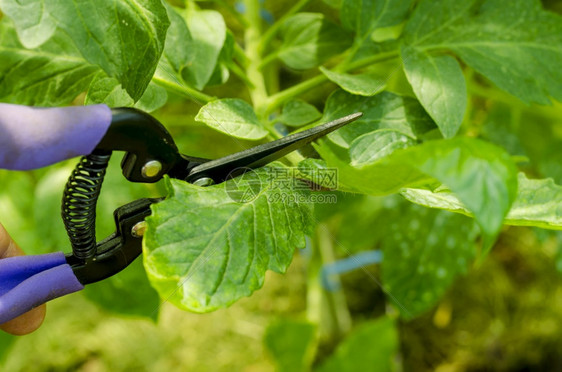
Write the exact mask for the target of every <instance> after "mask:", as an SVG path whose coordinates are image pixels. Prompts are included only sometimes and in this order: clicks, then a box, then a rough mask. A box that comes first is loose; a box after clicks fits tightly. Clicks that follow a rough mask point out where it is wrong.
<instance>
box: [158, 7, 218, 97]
mask: <svg viewBox="0 0 562 372" xmlns="http://www.w3.org/2000/svg"><path fill="white" fill-rule="evenodd" d="M166 8H167V11H168V17H169V18H170V28H169V30H168V35H167V37H166V46H165V48H164V52H163V56H162V59H161V61H160V63H159V65H158V72H157V74H158V76H161V77H162V78H164V79H166V80H170V79H171V80H172V81H173V82H176V83H177V82H179V83H181V84H187V85H190V86H192V87H194V88H197V89H199V90H201V89H203V88H204V87H205V86H206V85H207V84H208V83H209V82H210V79H211V77H212V76H213V72H214V71H215V69H216V67H217V63H218V60H219V56H220V54H221V51H222V49H223V46H224V44H225V41H226V40H227V30H226V25H225V23H224V19H223V18H222V15H221V14H220V13H218V12H216V11H214V10H196V9H192V8H189V9H185V10H184V9H175V8H173V7H172V6H170V5H166ZM227 47H228V45H227ZM226 52H228V51H225V53H226Z"/></svg>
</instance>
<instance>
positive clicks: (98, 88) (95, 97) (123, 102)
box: [85, 71, 135, 107]
mask: <svg viewBox="0 0 562 372" xmlns="http://www.w3.org/2000/svg"><path fill="white" fill-rule="evenodd" d="M97 103H105V104H106V105H108V106H109V107H127V106H133V105H134V103H135V101H134V100H133V99H132V98H131V96H129V95H128V94H127V91H126V90H125V89H123V88H122V87H121V84H119V81H117V79H115V78H112V77H109V76H107V74H106V73H105V72H102V71H100V72H99V73H98V75H96V77H95V78H94V80H92V83H91V84H90V87H89V88H88V94H87V95H86V100H85V104H86V105H92V104H97Z"/></svg>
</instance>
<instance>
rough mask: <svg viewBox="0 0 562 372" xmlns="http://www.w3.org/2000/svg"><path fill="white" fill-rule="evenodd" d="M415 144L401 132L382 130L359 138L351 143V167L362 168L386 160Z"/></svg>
mask: <svg viewBox="0 0 562 372" xmlns="http://www.w3.org/2000/svg"><path fill="white" fill-rule="evenodd" d="M414 144H415V142H414V141H413V140H412V139H411V138H410V137H407V136H405V135H403V134H402V133H400V132H396V131H393V130H387V129H381V130H376V131H374V132H371V133H366V134H363V135H362V136H359V137H357V138H356V139H355V140H353V142H352V143H351V147H350V149H349V155H350V156H351V165H353V166H361V165H365V164H369V163H374V162H376V161H377V160H379V159H382V158H385V157H387V156H388V155H390V154H392V153H393V152H394V151H395V150H397V149H405V148H407V147H410V146H413V145H414Z"/></svg>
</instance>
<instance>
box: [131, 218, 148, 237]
mask: <svg viewBox="0 0 562 372" xmlns="http://www.w3.org/2000/svg"><path fill="white" fill-rule="evenodd" d="M145 232H146V221H141V222H138V223H137V224H136V225H135V226H133V228H132V229H131V235H132V236H133V238H142V237H143V235H144V233H145Z"/></svg>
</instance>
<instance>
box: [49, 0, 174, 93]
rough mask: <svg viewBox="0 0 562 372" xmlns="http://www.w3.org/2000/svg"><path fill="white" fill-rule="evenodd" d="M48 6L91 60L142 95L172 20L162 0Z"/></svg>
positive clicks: (54, 0)
mask: <svg viewBox="0 0 562 372" xmlns="http://www.w3.org/2000/svg"><path fill="white" fill-rule="evenodd" d="M46 6H47V10H48V12H49V13H50V15H51V17H52V18H53V19H55V20H56V24H57V27H59V28H60V29H62V30H63V31H64V32H65V34H66V35H68V36H69V37H70V38H71V39H72V40H73V41H74V44H75V46H76V48H78V50H79V51H80V53H81V54H82V55H83V56H84V58H85V59H86V60H87V61H89V62H90V63H92V64H95V65H98V66H100V67H101V68H102V69H103V70H104V71H105V72H106V73H107V74H108V75H109V76H111V77H114V78H116V79H117V80H119V82H120V83H121V85H122V86H123V88H124V89H125V90H126V91H127V93H129V95H130V96H131V97H132V98H133V99H134V100H135V101H136V100H138V99H139V98H140V97H141V96H142V94H143V92H144V90H145V89H146V87H147V86H148V83H149V82H150V79H151V78H152V75H153V74H154V71H155V69H156V65H157V64H158V60H159V59H160V56H161V54H162V51H163V49H164V39H165V38H166V30H167V29H168V26H169V24H170V23H169V20H168V16H167V14H166V9H165V8H164V6H163V5H162V3H161V2H160V1H155V0H125V1H123V0H99V1H96V2H95V3H93V2H84V1H78V2H76V1H58V0H47V1H46Z"/></svg>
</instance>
